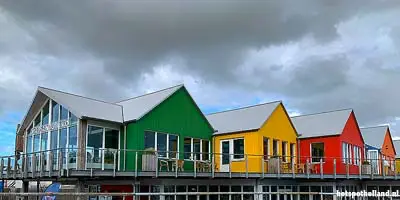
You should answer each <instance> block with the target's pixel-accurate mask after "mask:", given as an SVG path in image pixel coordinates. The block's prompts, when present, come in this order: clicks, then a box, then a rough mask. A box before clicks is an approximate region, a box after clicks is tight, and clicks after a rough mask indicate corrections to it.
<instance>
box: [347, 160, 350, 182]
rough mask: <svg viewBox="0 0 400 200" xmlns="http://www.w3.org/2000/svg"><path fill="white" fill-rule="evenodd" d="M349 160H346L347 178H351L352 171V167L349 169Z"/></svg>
mask: <svg viewBox="0 0 400 200" xmlns="http://www.w3.org/2000/svg"><path fill="white" fill-rule="evenodd" d="M349 162H350V161H349V160H347V161H346V178H347V179H349V171H350V169H349V167H350V166H349Z"/></svg>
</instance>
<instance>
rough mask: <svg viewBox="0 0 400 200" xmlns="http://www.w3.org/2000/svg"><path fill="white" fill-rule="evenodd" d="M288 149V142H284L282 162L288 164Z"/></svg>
mask: <svg viewBox="0 0 400 200" xmlns="http://www.w3.org/2000/svg"><path fill="white" fill-rule="evenodd" d="M286 149H287V142H282V161H283V162H287V157H286V156H287V154H286Z"/></svg>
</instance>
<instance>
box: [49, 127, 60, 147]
mask: <svg viewBox="0 0 400 200" xmlns="http://www.w3.org/2000/svg"><path fill="white" fill-rule="evenodd" d="M50 134H51V138H50V149H52V150H53V149H57V146H58V131H52V132H51V133H50Z"/></svg>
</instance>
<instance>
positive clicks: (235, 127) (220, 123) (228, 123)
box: [207, 101, 281, 135]
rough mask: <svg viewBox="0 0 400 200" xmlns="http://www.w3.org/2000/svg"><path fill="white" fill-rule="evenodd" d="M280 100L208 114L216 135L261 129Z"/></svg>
mask: <svg viewBox="0 0 400 200" xmlns="http://www.w3.org/2000/svg"><path fill="white" fill-rule="evenodd" d="M280 103H281V102H280V101H275V102H270V103H265V104H259V105H255V106H250V107H244V108H239V109H234V110H228V111H223V112H218V113H213V114H209V115H207V119H208V121H209V122H210V124H211V126H212V127H213V128H214V129H215V130H216V131H217V132H216V133H214V135H218V134H224V133H233V132H240V131H248V130H257V129H260V128H261V126H262V125H263V124H264V122H265V121H266V120H267V119H268V118H269V117H270V116H271V114H272V113H273V112H274V110H275V109H276V108H277V106H278V105H279V104H280Z"/></svg>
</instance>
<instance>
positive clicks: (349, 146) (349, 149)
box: [347, 144, 353, 164]
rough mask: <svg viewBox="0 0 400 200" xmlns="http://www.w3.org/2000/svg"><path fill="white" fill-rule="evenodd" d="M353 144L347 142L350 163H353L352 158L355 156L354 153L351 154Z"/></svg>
mask: <svg viewBox="0 0 400 200" xmlns="http://www.w3.org/2000/svg"><path fill="white" fill-rule="evenodd" d="M351 147H352V146H351V145H350V144H347V151H348V152H347V155H348V160H349V164H351V163H353V162H352V159H353V157H352V154H351Z"/></svg>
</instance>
